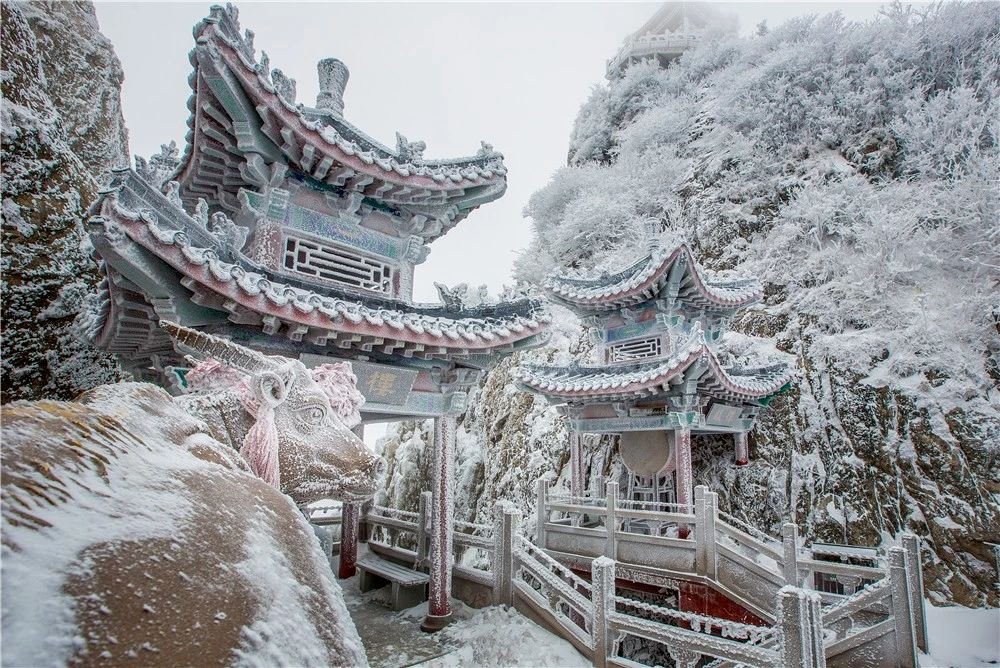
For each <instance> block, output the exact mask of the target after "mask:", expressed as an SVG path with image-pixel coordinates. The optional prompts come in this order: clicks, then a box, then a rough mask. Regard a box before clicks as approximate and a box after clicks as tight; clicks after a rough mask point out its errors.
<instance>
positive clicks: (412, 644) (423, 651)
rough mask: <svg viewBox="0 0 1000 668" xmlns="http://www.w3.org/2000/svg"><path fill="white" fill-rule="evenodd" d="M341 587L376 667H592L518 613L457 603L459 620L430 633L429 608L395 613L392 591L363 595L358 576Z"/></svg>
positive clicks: (369, 658)
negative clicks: (426, 627)
mask: <svg viewBox="0 0 1000 668" xmlns="http://www.w3.org/2000/svg"><path fill="white" fill-rule="evenodd" d="M361 547H362V549H364V546H361ZM340 584H341V587H342V588H343V590H344V599H345V602H346V603H347V609H348V611H349V612H350V613H351V618H352V619H353V620H354V624H355V625H356V626H357V628H358V633H359V634H360V635H361V640H362V642H363V643H364V645H365V650H366V651H367V653H368V662H369V663H370V664H371V666H372V668H409V667H411V666H424V667H426V668H438V667H443V666H479V667H482V668H488V667H491V666H495V667H498V668H499V667H508V666H518V667H521V666H539V667H541V666H546V667H559V668H563V667H576V666H589V665H590V661H589V660H587V658H586V657H584V656H583V655H581V654H580V653H579V652H577V651H576V649H574V647H573V646H572V645H571V644H570V643H569V642H567V641H565V640H563V639H562V638H560V637H558V636H556V635H554V634H552V633H550V632H549V631H547V630H546V629H543V628H542V627H540V626H538V625H537V624H535V623H534V622H532V621H531V620H529V619H528V618H527V617H525V616H524V615H522V614H520V613H519V612H517V611H516V610H513V609H509V608H500V607H491V608H483V609H481V610H476V609H473V608H470V607H468V606H466V605H465V604H463V603H462V602H461V601H457V600H453V601H452V605H453V607H454V615H455V621H454V622H453V623H452V624H451V625H450V626H449V627H447V628H446V629H444V630H443V631H440V632H438V633H433V634H431V633H424V632H422V631H421V630H420V622H421V620H422V619H423V618H424V615H426V614H427V603H422V604H420V605H418V606H415V607H413V608H410V609H408V610H403V611H401V612H393V611H392V610H390V609H389V608H388V605H387V603H386V601H387V600H388V589H389V588H388V586H387V587H384V588H382V589H377V590H375V591H371V592H367V593H364V594H362V593H361V592H360V591H359V590H358V578H357V576H355V577H353V578H351V579H349V580H342V581H341V582H340Z"/></svg>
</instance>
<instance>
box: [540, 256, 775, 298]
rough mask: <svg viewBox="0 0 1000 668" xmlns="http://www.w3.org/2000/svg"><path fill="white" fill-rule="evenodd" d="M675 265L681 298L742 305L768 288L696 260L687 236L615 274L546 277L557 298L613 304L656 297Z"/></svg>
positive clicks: (754, 280)
mask: <svg viewBox="0 0 1000 668" xmlns="http://www.w3.org/2000/svg"><path fill="white" fill-rule="evenodd" d="M676 265H683V266H679V267H677V268H678V269H679V270H680V272H681V275H678V276H677V278H678V280H679V283H680V284H681V285H682V286H683V287H682V288H681V291H680V292H679V293H678V297H679V299H681V300H682V301H683V300H687V301H702V300H703V301H704V302H706V305H708V306H710V307H714V308H717V309H723V310H730V309H737V308H740V307H743V306H746V305H747V304H750V303H752V302H754V301H757V300H759V299H760V298H761V297H762V296H763V294H764V288H763V286H762V285H761V283H760V281H759V280H757V279H756V278H753V277H748V276H738V275H731V274H730V273H729V272H725V273H722V272H713V271H710V270H708V269H705V268H704V267H702V266H701V265H700V264H698V262H697V261H696V260H695V257H694V254H693V253H692V252H691V249H690V248H689V247H688V245H687V244H686V243H684V242H678V243H673V244H670V245H656V246H654V248H653V249H652V251H651V252H650V253H649V254H648V255H647V256H646V257H644V258H643V259H641V260H639V261H638V262H636V263H635V264H633V265H632V266H631V267H628V268H627V269H624V270H623V271H620V272H618V273H617V274H612V275H602V276H596V277H588V278H576V277H572V276H567V275H563V274H555V275H552V276H550V277H549V278H548V279H546V281H545V283H544V286H543V287H544V288H545V290H546V291H547V292H548V293H549V294H550V295H551V296H552V297H553V298H554V299H555V300H557V301H560V302H562V303H564V304H567V305H568V306H570V307H577V308H583V309H587V310H598V311H599V310H612V309H615V308H620V307H621V306H625V305H632V304H636V303H639V302H643V301H648V300H651V299H656V298H657V295H658V294H659V292H660V290H661V289H662V288H663V287H664V286H665V285H666V284H667V282H668V280H669V279H670V277H671V274H672V273H673V270H674V268H675V266H676Z"/></svg>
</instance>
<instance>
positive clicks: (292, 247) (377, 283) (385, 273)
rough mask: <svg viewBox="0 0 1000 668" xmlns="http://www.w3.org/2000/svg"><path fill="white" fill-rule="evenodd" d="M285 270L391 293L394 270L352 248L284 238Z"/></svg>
mask: <svg viewBox="0 0 1000 668" xmlns="http://www.w3.org/2000/svg"><path fill="white" fill-rule="evenodd" d="M284 266H285V269H288V270H289V271H294V272H296V273H299V274H304V275H306V276H312V277H314V278H322V279H324V280H327V281H333V282H334V283H339V284H341V285H346V286H349V287H352V288H360V289H362V290H371V291H373V292H380V293H382V294H386V295H391V294H392V276H393V271H394V269H395V268H394V267H393V266H392V265H391V264H389V263H388V262H386V261H384V260H379V259H376V258H373V257H370V256H368V255H364V254H362V253H359V252H358V251H357V250H355V249H353V248H348V247H345V246H340V245H337V244H332V243H329V242H325V241H314V240H312V239H303V238H301V237H296V236H292V235H288V236H286V237H285V257H284Z"/></svg>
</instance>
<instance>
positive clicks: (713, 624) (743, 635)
mask: <svg viewBox="0 0 1000 668" xmlns="http://www.w3.org/2000/svg"><path fill="white" fill-rule="evenodd" d="M615 603H616V605H617V606H619V607H620V608H625V609H626V611H625V612H626V614H628V613H627V610H629V609H631V610H636V611H641V612H644V613H647V614H652V615H657V616H658V617H662V618H664V619H668V620H671V621H674V622H678V623H680V624H683V625H685V626H687V627H688V628H690V629H691V630H692V631H694V632H695V633H707V634H709V635H713V634H714V633H716V632H718V633H719V634H720V635H721V636H722V637H723V638H733V639H734V640H748V641H750V642H752V643H754V644H760V643H762V642H763V641H764V640H766V639H768V638H773V637H774V635H775V629H774V628H773V627H769V626H755V625H753V624H743V623H741V622H734V621H731V620H728V619H722V618H720V617H709V616H708V615H699V614H696V613H693V612H684V611H682V610H675V609H673V608H666V607H664V606H662V605H656V604H654V603H648V602H646V601H639V600H636V599H632V598H626V597H624V596H615ZM651 621H656V620H651Z"/></svg>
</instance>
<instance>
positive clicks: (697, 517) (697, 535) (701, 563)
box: [694, 485, 708, 575]
mask: <svg viewBox="0 0 1000 668" xmlns="http://www.w3.org/2000/svg"><path fill="white" fill-rule="evenodd" d="M706 492H708V488H707V487H705V486H704V485H698V486H697V487H695V488H694V568H695V572H696V573H698V574H700V575H704V574H705V571H706V570H708V565H707V559H706V556H705V555H706V552H707V549H708V546H707V542H708V541H707V540H706V539H707V536H706V533H705V493H706Z"/></svg>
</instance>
